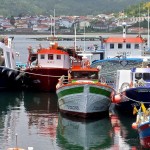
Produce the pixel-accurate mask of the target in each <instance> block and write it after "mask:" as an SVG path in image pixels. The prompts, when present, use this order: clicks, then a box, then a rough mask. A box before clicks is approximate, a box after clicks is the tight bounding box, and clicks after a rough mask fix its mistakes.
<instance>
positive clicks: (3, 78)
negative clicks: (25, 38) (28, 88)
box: [0, 37, 23, 90]
mask: <svg viewBox="0 0 150 150" xmlns="http://www.w3.org/2000/svg"><path fill="white" fill-rule="evenodd" d="M20 74H21V72H20V70H19V69H18V68H17V67H16V52H15V51H14V49H13V37H2V39H1V41H0V90H4V89H11V90H15V89H18V88H20V87H21V86H22V82H23V78H22V76H20ZM14 87H15V88H14Z"/></svg>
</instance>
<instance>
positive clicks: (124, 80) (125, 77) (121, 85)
mask: <svg viewBox="0 0 150 150" xmlns="http://www.w3.org/2000/svg"><path fill="white" fill-rule="evenodd" d="M139 86H143V87H150V68H133V69H131V70H117V76H116V87H115V88H116V91H117V92H122V91H123V90H124V89H125V88H126V89H127V88H135V87H139Z"/></svg>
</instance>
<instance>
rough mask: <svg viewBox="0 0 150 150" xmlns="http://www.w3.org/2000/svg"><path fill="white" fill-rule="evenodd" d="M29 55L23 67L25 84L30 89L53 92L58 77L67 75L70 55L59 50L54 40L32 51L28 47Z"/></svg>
mask: <svg viewBox="0 0 150 150" xmlns="http://www.w3.org/2000/svg"><path fill="white" fill-rule="evenodd" d="M28 51H29V57H28V62H27V68H26V69H25V81H24V82H25V86H26V87H27V88H29V89H32V90H39V91H49V92H55V90H56V84H57V82H58V79H59V78H60V77H61V76H62V75H64V76H67V75H68V69H69V68H70V65H71V63H70V56H69V54H68V52H66V51H65V50H61V48H59V47H58V44H57V43H56V42H51V43H50V46H49V47H48V48H42V47H41V46H40V47H39V49H36V51H34V50H33V49H32V47H29V48H28Z"/></svg>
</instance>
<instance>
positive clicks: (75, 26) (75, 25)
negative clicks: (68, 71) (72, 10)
mask: <svg viewBox="0 0 150 150" xmlns="http://www.w3.org/2000/svg"><path fill="white" fill-rule="evenodd" d="M76 29H77V28H76V23H75V24H74V38H75V39H74V50H75V53H76V41H77V37H76V34H77V32H76Z"/></svg>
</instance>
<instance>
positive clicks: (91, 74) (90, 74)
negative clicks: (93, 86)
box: [71, 71, 98, 79]
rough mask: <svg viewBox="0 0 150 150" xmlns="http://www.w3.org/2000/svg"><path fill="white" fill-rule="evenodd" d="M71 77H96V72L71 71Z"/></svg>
mask: <svg viewBox="0 0 150 150" xmlns="http://www.w3.org/2000/svg"><path fill="white" fill-rule="evenodd" d="M71 74H72V76H73V78H80V79H98V72H87V71H83V72H80V71H77V72H72V73H71Z"/></svg>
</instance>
